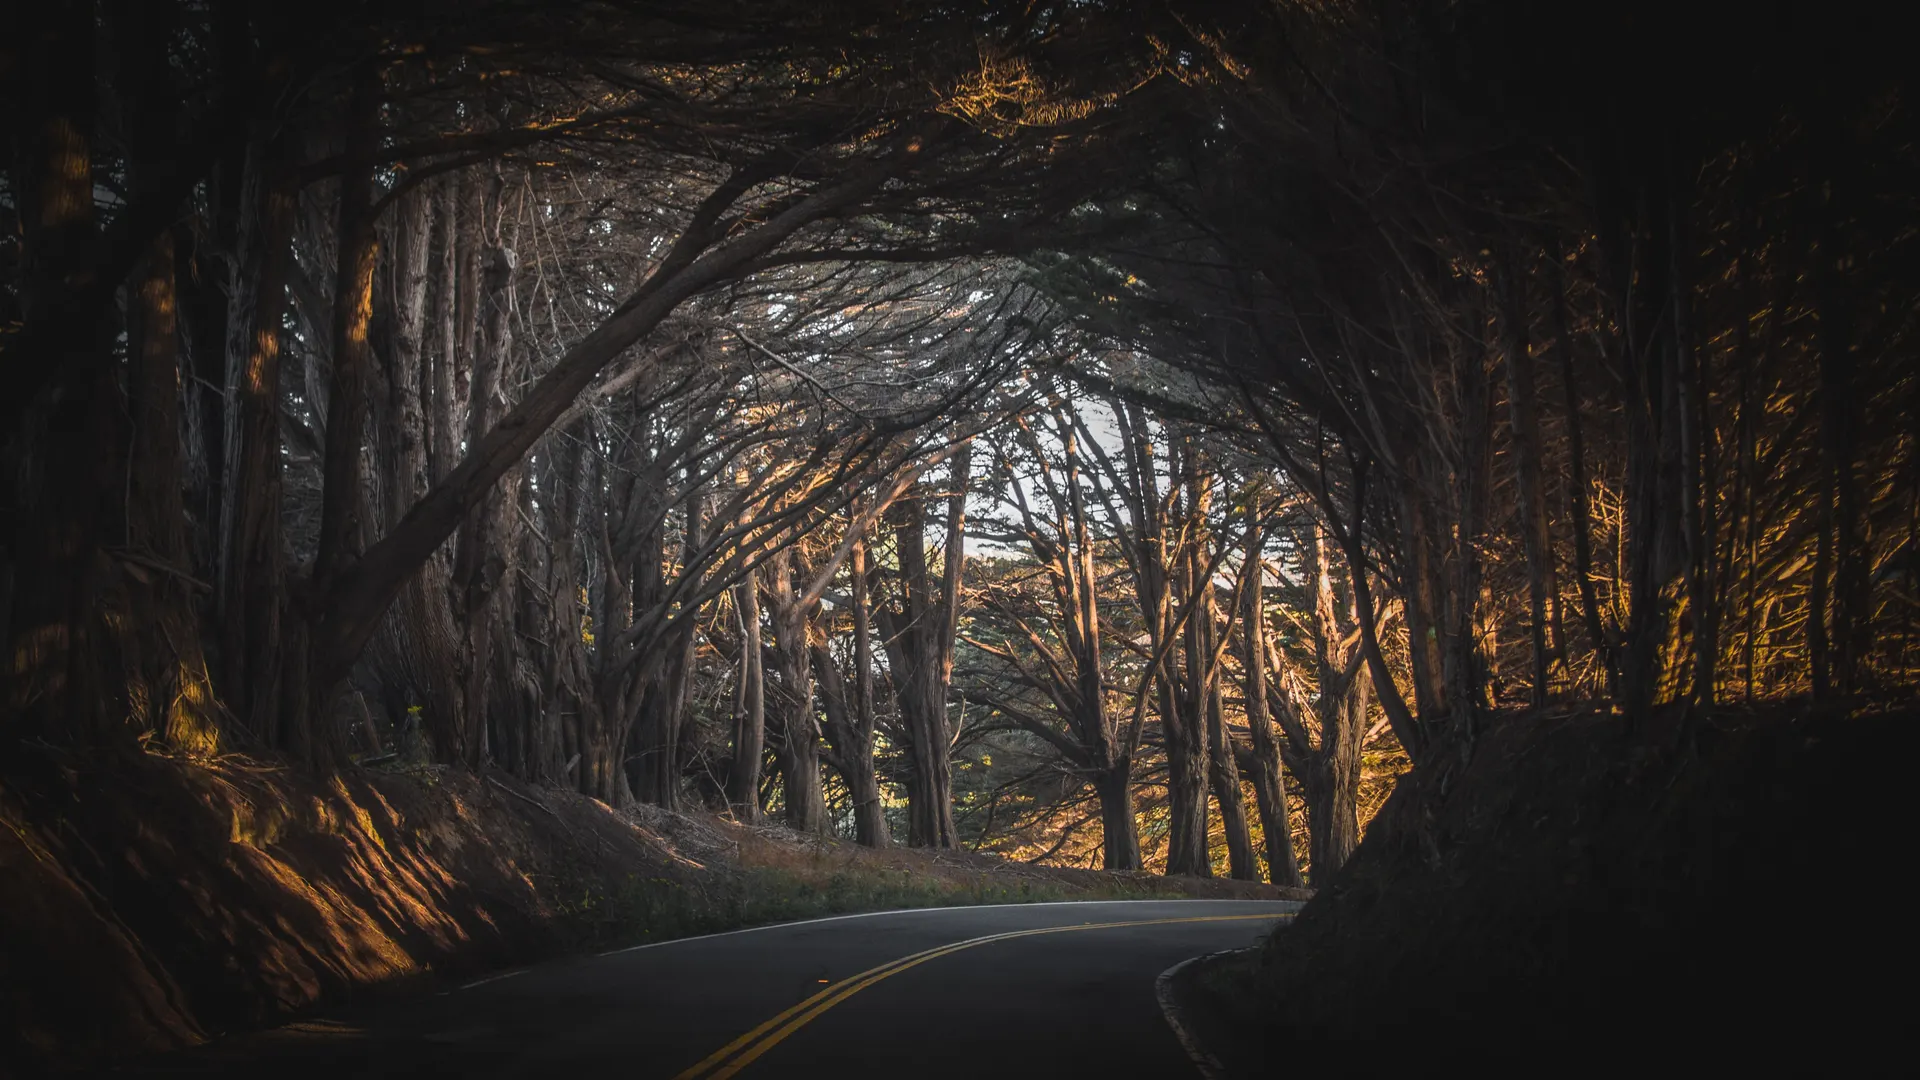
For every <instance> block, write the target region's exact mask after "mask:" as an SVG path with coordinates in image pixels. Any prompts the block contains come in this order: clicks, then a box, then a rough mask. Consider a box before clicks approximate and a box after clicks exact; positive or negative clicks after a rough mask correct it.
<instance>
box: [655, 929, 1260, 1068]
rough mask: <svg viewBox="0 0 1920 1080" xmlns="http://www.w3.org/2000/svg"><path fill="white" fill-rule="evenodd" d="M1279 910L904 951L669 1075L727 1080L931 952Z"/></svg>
mask: <svg viewBox="0 0 1920 1080" xmlns="http://www.w3.org/2000/svg"><path fill="white" fill-rule="evenodd" d="M1281 918H1286V915H1285V914H1283V913H1277V912H1276V913H1273V914H1266V915H1206V916H1195V917H1191V918H1185V919H1137V920H1133V921H1130V922H1105V923H1077V924H1075V925H1073V926H1044V927H1041V928H1039V929H1036V930H1014V931H1010V932H1008V933H1004V934H988V935H986V936H985V937H977V938H968V939H967V940H965V941H956V942H954V943H953V944H951V945H942V946H940V947H938V948H934V949H928V950H926V951H925V952H917V953H914V954H913V955H912V956H903V957H901V958H900V959H898V960H891V961H888V962H887V963H884V964H881V965H880V966H879V967H873V968H868V969H867V970H865V971H863V972H861V973H860V974H858V975H854V976H852V977H851V978H847V979H843V980H842V981H841V982H840V983H839V984H838V985H836V986H829V987H828V988H826V989H825V990H822V991H820V992H818V993H816V994H814V995H813V996H812V997H809V998H807V999H806V1000H805V1001H802V1002H800V1003H799V1004H798V1005H795V1006H793V1007H792V1008H790V1009H787V1010H786V1011H785V1012H782V1013H781V1014H780V1015H778V1016H775V1017H774V1018H773V1019H771V1020H768V1021H767V1022H766V1023H764V1024H761V1025H760V1026H759V1027H756V1028H754V1029H753V1030H752V1031H749V1032H747V1033H746V1034H745V1035H742V1036H740V1037H739V1038H737V1039H735V1040H733V1041H732V1042H730V1043H728V1044H727V1045H725V1046H723V1047H721V1048H720V1049H718V1050H715V1051H714V1052H713V1053H711V1054H708V1055H707V1056H706V1057H705V1058H703V1059H701V1061H700V1062H699V1063H698V1064H696V1065H694V1066H693V1067H691V1068H689V1069H687V1070H686V1071H685V1072H682V1073H680V1074H679V1075H678V1076H676V1077H674V1078H673V1080H727V1078H728V1077H730V1076H732V1075H734V1074H735V1073H737V1072H739V1071H740V1070H741V1069H744V1068H746V1067H747V1066H748V1065H750V1064H752V1063H753V1062H754V1061H755V1060H757V1059H758V1058H759V1057H760V1056H761V1055H762V1054H765V1053H766V1052H767V1051H769V1050H771V1049H773V1048H774V1047H775V1046H777V1045H779V1044H780V1042H781V1041H782V1040H783V1039H785V1038H786V1037H787V1036H789V1035H792V1034H793V1033H794V1032H796V1031H798V1030H800V1029H801V1028H803V1027H805V1026H806V1025H807V1024H808V1023H810V1022H812V1021H813V1019H814V1018H815V1017H817V1016H819V1015H820V1014H821V1013H823V1012H826V1011H827V1010H828V1009H831V1008H833V1007H834V1006H835V1005H838V1004H840V1003H841V1002H843V1001H845V1000H847V999H848V998H850V997H852V996H853V995H855V994H857V993H859V992H860V991H862V990H865V989H866V988H867V987H869V986H872V985H873V984H874V983H877V982H879V981H880V980H882V979H889V978H892V977H893V976H895V975H898V974H900V973H901V972H903V971H905V970H907V969H908V968H912V967H918V966H920V965H921V964H924V963H926V962H927V961H929V960H932V959H934V958H936V957H941V956H946V955H947V954H949V953H957V952H959V951H960V950H962V949H971V948H973V947H975V946H977V945H988V944H992V943H993V942H996V941H1012V940H1013V939H1015V938H1024V937H1036V936H1038V935H1040V934H1064V933H1066V932H1068V931H1071V930H1111V929H1113V928H1115V927H1121V926H1166V925H1168V924H1171V923H1206V922H1236V921H1241V920H1246V919H1269V920H1271V919H1281Z"/></svg>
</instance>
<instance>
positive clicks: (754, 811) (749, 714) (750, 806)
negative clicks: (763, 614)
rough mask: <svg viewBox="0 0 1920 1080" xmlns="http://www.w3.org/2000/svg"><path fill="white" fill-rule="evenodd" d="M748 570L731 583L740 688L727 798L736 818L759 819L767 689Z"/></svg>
mask: <svg viewBox="0 0 1920 1080" xmlns="http://www.w3.org/2000/svg"><path fill="white" fill-rule="evenodd" d="M756 577H757V574H756V573H755V572H754V571H751V570H750V571H748V572H747V575H746V576H745V577H744V578H742V579H741V581H740V584H738V585H736V586H734V590H733V596H734V600H733V603H734V611H735V612H737V613H738V615H739V618H740V691H739V696H738V697H737V698H736V703H735V706H734V717H733V766H732V768H731V769H730V770H729V771H728V774H727V802H728V804H729V805H731V806H732V807H733V813H734V816H735V817H736V818H738V819H739V820H740V821H742V822H744V823H746V824H748V825H758V824H759V823H760V759H761V757H762V756H763V755H764V754H765V752H766V738H767V736H766V731H767V690H766V682H765V680H764V678H763V676H762V673H761V667H760V663H761V662H760V656H761V642H760V585H759V582H758V581H757V580H756Z"/></svg>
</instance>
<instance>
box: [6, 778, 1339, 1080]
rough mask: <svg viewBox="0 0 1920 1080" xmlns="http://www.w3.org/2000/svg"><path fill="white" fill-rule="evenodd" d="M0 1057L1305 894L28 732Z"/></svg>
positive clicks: (12, 784)
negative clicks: (749, 932)
mask: <svg viewBox="0 0 1920 1080" xmlns="http://www.w3.org/2000/svg"><path fill="white" fill-rule="evenodd" d="M0 822H3V823H4V824H5V825H6V828H5V829H0V878H3V879H4V880H5V881H6V888H5V889H3V890H0V995H3V996H0V1000H3V1001H4V1002H5V1005H6V1009H7V1012H8V1013H9V1014H10V1016H11V1017H12V1019H13V1021H14V1022H13V1023H12V1024H8V1025H6V1030H5V1031H4V1033H0V1039H4V1040H6V1041H4V1042H0V1075H4V1074H5V1073H6V1072H7V1071H8V1070H7V1063H9V1062H14V1063H21V1064H20V1065H19V1066H18V1067H21V1068H31V1069H35V1070H37V1069H40V1068H46V1067H51V1066H67V1067H74V1066H82V1067H84V1066H89V1065H99V1064H103V1063H105V1062H107V1061H109V1060H112V1059H114V1058H118V1057H125V1056H129V1055H137V1054H143V1053H150V1052H154V1051H160V1050H166V1049H171V1048H175V1047H179V1046H184V1045H191V1044H194V1043H198V1042H202V1041H205V1040H206V1039H208V1038H212V1037H216V1036H218V1035H220V1034H223V1033H227V1032H232V1031H239V1030H245V1029H248V1028H254V1027H259V1026H263V1025H268V1024H272V1023H276V1022H279V1021H282V1020H284V1019H286V1018H288V1017H290V1016H293V1015H295V1014H297V1013H298V1012H299V1011H300V1010H302V1009H305V1008H307V1007H310V1006H312V1005H315V1004H318V1003H321V1002H337V1001H339V1000H342V999H344V998H347V997H352V996H364V995H368V994H385V993H401V994H405V993H414V992H419V991H422V990H426V989H431V988H437V987H441V986H444V985H446V984H448V983H451V982H457V981H460V980H465V979H471V978H474V977H476V976H478V975H481V974H483V973H486V972H488V971H492V970H497V969H500V968H503V967H506V966H511V965H517V964H524V963H527V962H531V961H534V960H539V959H544V958H548V957H553V956H559V955H564V954H567V953H572V952H580V951H586V950H593V949H604V948H608V947H612V946H615V945H622V944H630V943H636V942H643V941H652V940H665V939H668V938H674V937H683V936H687V935H692V934H701V933H711V932H714V931H719V930H726V929H732V928H737V927H742V926H750V925H758V924H762V923H769V922H778V921H784V920H789V919H799V918H807V917H812V916H818V915H827V914H836V913H845V912H858V911H875V910H884V909H890V908H904V907H927V906H939V905H955V904H981V903H1014V902H1026V901H1045V900H1064V899H1148V898H1156V897H1158V898H1169V897H1208V898H1221V899H1236V898H1237V899H1288V898H1301V897H1302V895H1303V894H1300V893H1296V892H1289V891H1287V890H1281V889H1276V888H1273V887H1271V886H1264V885H1253V884H1249V883H1244V882H1233V881H1224V880H1202V879H1190V878H1177V879H1175V878H1163V877H1157V876H1154V875H1148V874H1111V873H1105V872H1100V871H1089V870H1071V869H1064V868H1058V867H1041V866H1030V865H1026V864H1022V863H1011V862H1007V861H1005V860H1002V859H999V858H995V857H992V856H986V855H977V854H973V853H968V852H954V851H943V852H933V851H926V850H915V849H906V848H889V849H885V850H878V851H875V850H869V849H865V848H860V847H857V846H855V845H852V844H848V843H844V842H840V841H834V840H826V839H821V838H816V837H807V836H802V835H799V834H796V833H793V832H791V831H789V830H786V829H783V828H779V827H753V828H749V827H744V826H741V825H738V824H736V823H734V822H732V821H730V820H727V819H725V818H720V817H716V816H713V815H710V814H705V813H699V812H692V813H677V812H672V811H666V810H661V809H658V808H653V807H637V808H635V809H633V810H630V811H625V812H621V811H615V810H613V809H610V808H609V807H607V806H606V805H605V804H602V803H600V802H597V801H595V800H592V799H589V798H586V797H584V796H580V795H577V794H574V793H571V792H563V791H556V790H550V789H544V788H536V787H530V786H527V785H525V784H522V783H520V782H518V781H516V780H513V779H511V778H509V777H506V776H503V775H500V774H495V773H489V774H487V775H482V776H476V775H473V774H471V773H464V772H459V771H452V770H446V769H441V768H431V767H416V768H411V769H404V770H392V771H384V770H374V769H354V770H350V771H348V772H345V773H343V774H340V775H337V776H332V777H325V778H316V777H313V776H311V775H307V774H303V773H301V772H299V771H297V770H289V769H285V768H280V767H277V766H274V765H270V764H266V763H262V762H257V761H252V760H248V759H245V758H241V757H230V758H226V759H223V760H221V761H218V762H213V763H189V762H184V761H175V760H169V759H166V758H161V757H156V756H150V755H148V756H138V757H134V758H128V759H121V760H118V761H112V762H103V761H100V760H98V759H96V758H91V757H87V756H84V755H81V754H77V753H70V752H67V751H63V750H59V749H56V748H53V747H50V746H39V747H28V748H24V749H23V751H22V752H21V753H20V754H18V755H16V756H15V757H14V758H13V760H11V761H9V762H8V763H7V768H6V772H5V776H4V777H0Z"/></svg>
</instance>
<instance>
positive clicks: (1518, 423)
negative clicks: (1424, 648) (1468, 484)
mask: <svg viewBox="0 0 1920 1080" xmlns="http://www.w3.org/2000/svg"><path fill="white" fill-rule="evenodd" d="M1501 278H1502V284H1503V285H1504V291H1503V301H1504V302H1503V304H1502V311H1501V320H1500V321H1501V325H1502V328H1503V330H1504V331H1505V332H1504V334H1503V337H1504V339H1505V340H1504V342H1503V345H1504V347H1503V348H1502V350H1501V351H1502V352H1503V353H1505V354H1506V368H1507V406H1508V413H1509V414H1510V416H1511V418H1512V422H1513V457H1514V481H1515V484H1514V486H1515V490H1516V492H1517V494H1518V495H1519V502H1520V506H1519V512H1520V539H1521V542H1522V547H1523V549H1524V550H1525V552H1526V557H1527V601H1528V603H1527V611H1528V618H1529V620H1530V621H1529V623H1528V625H1527V632H1528V646H1529V649H1530V655H1531V658H1532V660H1533V671H1532V681H1531V685H1530V686H1529V688H1528V689H1529V704H1531V705H1532V706H1533V707H1534V708H1539V707H1541V706H1543V705H1545V704H1546V703H1547V667H1548V658H1549V655H1550V650H1549V648H1548V642H1547V629H1548V627H1547V604H1548V602H1549V600H1550V599H1551V598H1552V597H1554V596H1555V595H1556V594H1557V592H1558V591H1559V589H1558V583H1557V582H1556V580H1555V575H1554V567H1553V537H1552V534H1551V533H1550V532H1549V530H1548V526H1547V502H1546V483H1545V480H1544V477H1543V475H1542V471H1541V467H1540V453H1541V451H1540V408H1539V403H1538V398H1539V395H1538V393H1537V392H1536V391H1535V389H1534V372H1533V356H1532V347H1531V344H1530V341H1529V335H1528V333H1527V306H1526V288H1525V278H1524V273H1523V271H1522V269H1521V267H1520V266H1519V265H1518V259H1517V258H1515V257H1514V256H1513V255H1512V254H1511V253H1508V256H1507V258H1506V259H1505V260H1504V265H1503V266H1502V272H1501Z"/></svg>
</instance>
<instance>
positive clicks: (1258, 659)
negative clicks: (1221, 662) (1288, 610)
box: [1240, 525, 1305, 889]
mask: <svg viewBox="0 0 1920 1080" xmlns="http://www.w3.org/2000/svg"><path fill="white" fill-rule="evenodd" d="M1265 546H1266V531H1265V529H1263V528H1262V527H1260V526H1259V525H1255V526H1254V527H1252V528H1250V529H1248V530H1247V553H1246V562H1247V565H1246V567H1245V568H1244V572H1245V573H1246V575H1247V581H1246V586H1245V589H1244V591H1243V593H1242V596H1243V607H1242V610H1241V615H1240V619H1241V628H1242V631H1241V644H1242V646H1243V649H1244V652H1243V655H1242V661H1241V663H1242V668H1243V670H1244V671H1245V672H1246V678H1247V684H1246V699H1247V731H1248V734H1249V742H1250V743H1251V744H1252V752H1251V753H1250V754H1249V755H1248V757H1249V761H1250V763H1251V765H1252V768H1251V770H1250V771H1251V772H1252V773H1253V795H1254V805H1255V807H1256V809H1257V810H1258V811H1259V814H1260V833H1261V836H1262V837H1263V838H1264V839H1265V840H1266V848H1267V852H1266V854H1267V880H1269V881H1271V882H1273V883H1274V884H1275V885H1286V886H1290V887H1292V888H1296V889H1297V888H1300V887H1302V886H1303V885H1304V884H1305V882H1304V881H1303V880H1302V879H1301V877H1300V860H1299V857H1298V856H1296V855H1295V854H1294V850H1293V813H1292V809H1291V808H1290V807H1289V806H1288V805H1287V788H1286V781H1285V778H1284V774H1283V773H1282V772H1281V768H1280V744H1279V742H1278V741H1277V740H1275V739H1274V736H1273V717H1272V716H1271V715H1270V714H1269V713H1268V711H1267V618H1266V603H1265V599H1264V591H1265V590H1264V586H1265V578H1266V570H1265V567H1264V566H1263V565H1262V562H1261V556H1262V551H1263V549H1264V548H1265Z"/></svg>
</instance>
